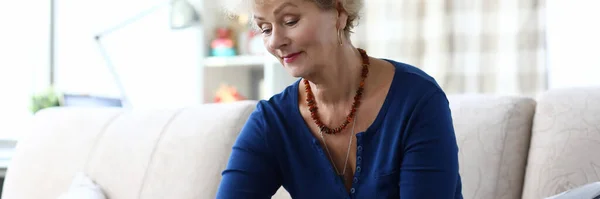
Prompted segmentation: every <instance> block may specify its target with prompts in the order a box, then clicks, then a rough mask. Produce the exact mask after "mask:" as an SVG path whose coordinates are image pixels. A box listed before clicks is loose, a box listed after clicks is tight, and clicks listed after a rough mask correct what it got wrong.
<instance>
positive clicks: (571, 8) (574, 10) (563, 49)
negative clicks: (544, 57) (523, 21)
mask: <svg viewBox="0 0 600 199" xmlns="http://www.w3.org/2000/svg"><path fill="white" fill-rule="evenodd" d="M547 16H548V49H549V50H548V53H549V64H550V68H549V70H550V74H549V80H550V81H549V83H550V85H549V86H550V88H565V87H580V86H600V56H599V55H598V53H599V52H600V1H597V0H570V1H563V0H550V1H548V11H547Z"/></svg>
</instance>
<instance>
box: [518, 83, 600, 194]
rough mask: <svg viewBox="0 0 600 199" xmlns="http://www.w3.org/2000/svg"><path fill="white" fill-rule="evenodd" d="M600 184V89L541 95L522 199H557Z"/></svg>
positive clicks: (572, 90)
mask: <svg viewBox="0 0 600 199" xmlns="http://www.w3.org/2000/svg"><path fill="white" fill-rule="evenodd" d="M595 181H600V88H579V89H557V90H553V91H549V92H546V93H544V94H543V95H541V96H540V97H539V99H538V106H537V110H536V115H535V119H534V125H533V131H532V138H531V149H530V151H529V158H528V165H527V175H526V179H525V185H524V190H523V198H525V199H534V198H535V199H538V198H544V197H548V196H552V195H555V194H558V193H561V192H564V191H566V190H569V189H572V188H575V187H579V186H582V185H585V184H588V183H591V182H595Z"/></svg>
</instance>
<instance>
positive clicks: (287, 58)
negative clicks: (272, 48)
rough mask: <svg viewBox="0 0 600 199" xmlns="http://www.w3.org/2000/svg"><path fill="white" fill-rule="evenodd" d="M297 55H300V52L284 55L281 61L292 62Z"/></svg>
mask: <svg viewBox="0 0 600 199" xmlns="http://www.w3.org/2000/svg"><path fill="white" fill-rule="evenodd" d="M299 55H300V52H297V53H292V54H289V55H286V56H284V57H283V61H284V62H285V63H292V62H293V61H294V60H296V58H298V56H299Z"/></svg>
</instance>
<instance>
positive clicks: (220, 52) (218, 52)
mask: <svg viewBox="0 0 600 199" xmlns="http://www.w3.org/2000/svg"><path fill="white" fill-rule="evenodd" d="M211 54H212V56H217V57H230V56H235V55H236V52H235V49H233V48H215V49H212V50H211Z"/></svg>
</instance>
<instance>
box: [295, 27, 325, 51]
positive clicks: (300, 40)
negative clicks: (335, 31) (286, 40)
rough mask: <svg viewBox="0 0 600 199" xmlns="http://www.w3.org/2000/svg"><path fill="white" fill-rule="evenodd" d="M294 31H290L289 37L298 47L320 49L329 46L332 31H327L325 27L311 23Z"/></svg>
mask: <svg viewBox="0 0 600 199" xmlns="http://www.w3.org/2000/svg"><path fill="white" fill-rule="evenodd" d="M296 29H297V30H296V31H292V32H293V33H292V34H290V37H291V39H292V40H293V41H294V42H295V43H296V45H299V46H300V47H310V46H316V47H319V48H322V47H323V46H326V45H329V44H330V40H331V31H332V30H329V29H328V27H327V26H323V25H322V24H320V23H314V22H312V23H308V24H306V25H304V26H298V27H297V28H296Z"/></svg>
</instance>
